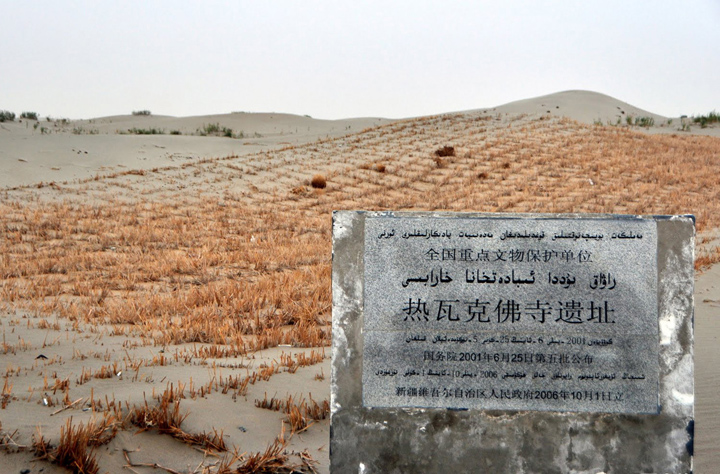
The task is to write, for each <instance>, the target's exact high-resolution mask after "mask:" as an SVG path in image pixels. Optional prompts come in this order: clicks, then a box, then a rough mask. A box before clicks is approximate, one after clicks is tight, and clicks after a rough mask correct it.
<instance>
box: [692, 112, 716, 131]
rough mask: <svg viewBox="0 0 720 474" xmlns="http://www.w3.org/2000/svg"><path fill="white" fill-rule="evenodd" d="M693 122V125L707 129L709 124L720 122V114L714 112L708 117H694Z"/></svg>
mask: <svg viewBox="0 0 720 474" xmlns="http://www.w3.org/2000/svg"><path fill="white" fill-rule="evenodd" d="M692 121H693V123H699V124H700V128H705V127H707V126H708V124H712V123H718V122H720V114H719V113H717V112H715V111H714V110H713V111H712V112H710V113H709V114H707V115H698V116H697V117H695V116H693V118H692Z"/></svg>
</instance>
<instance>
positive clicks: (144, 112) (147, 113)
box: [132, 110, 152, 115]
mask: <svg viewBox="0 0 720 474" xmlns="http://www.w3.org/2000/svg"><path fill="white" fill-rule="evenodd" d="M132 114H133V115H152V112H150V111H149V110H133V111H132Z"/></svg>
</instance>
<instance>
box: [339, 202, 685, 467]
mask: <svg viewBox="0 0 720 474" xmlns="http://www.w3.org/2000/svg"><path fill="white" fill-rule="evenodd" d="M333 221H334V224H333V374H332V396H331V397H332V435H331V465H332V471H333V472H383V473H387V472H448V471H453V470H456V471H459V472H576V471H589V472H601V471H604V472H688V471H689V470H690V469H691V465H692V422H693V380H692V377H693V375H692V374H693V368H692V365H693V364H692V289H693V288H692V287H693V248H694V242H693V239H694V225H693V220H692V218H691V217H687V216H675V217H652V216H649V217H633V216H611V215H595V216H579V215H578V216H562V215H479V214H449V213H370V212H368V213H362V212H337V213H335V215H334V219H333Z"/></svg>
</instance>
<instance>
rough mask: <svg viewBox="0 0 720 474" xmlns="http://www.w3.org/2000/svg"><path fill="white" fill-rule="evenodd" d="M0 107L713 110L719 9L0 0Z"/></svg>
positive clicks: (717, 1)
mask: <svg viewBox="0 0 720 474" xmlns="http://www.w3.org/2000/svg"><path fill="white" fill-rule="evenodd" d="M0 32H1V35H2V41H1V42H0V109H6V110H11V111H14V112H15V113H17V114H19V113H20V112H22V111H35V112H38V113H39V114H40V115H41V116H43V117H44V116H46V115H52V116H55V117H69V118H90V117H98V116H105V115H115V114H127V113H130V112H131V111H132V110H138V109H150V110H152V112H153V113H155V114H163V115H201V114H210V113H227V112H232V111H251V112H288V113H296V114H309V115H312V116H313V117H316V118H343V117H359V116H382V117H393V118H399V117H410V116H417V115H428V114H435V113H442V112H449V111H457V110H467V109H473V108H482V107H491V106H495V105H500V104H503V103H506V102H509V101H513V100H519V99H526V98H529V97H534V96H538V95H544V94H549V93H552V92H558V91H562V90H568V89H588V90H593V91H597V92H602V93H605V94H608V95H611V96H614V97H616V98H618V99H621V100H624V101H626V102H629V103H631V104H633V105H636V106H638V107H641V108H644V109H647V110H649V111H651V112H655V113H659V114H662V115H666V116H678V115H680V114H688V115H691V114H700V113H707V112H710V111H711V110H713V109H715V110H720V0H697V1H692V0H691V1H680V0H674V1H664V0H662V1H657V0H656V1H628V0H621V1H614V0H612V1H611V0H601V1H579V0H578V1H537V0H528V1H501V0H494V1H492V2H489V1H467V2H457V1H436V2H428V1H420V0H414V1H365V0H352V1H345V0H342V1H340V0H336V1H323V2H320V1H307V0H303V1H270V0H268V1H224V2H223V1H185V0H182V1H181V0H173V1H144V2H141V1H112V2H111V1H99V0H91V1H59V0H53V1H44V0H33V1H17V0H16V1H11V0H0Z"/></svg>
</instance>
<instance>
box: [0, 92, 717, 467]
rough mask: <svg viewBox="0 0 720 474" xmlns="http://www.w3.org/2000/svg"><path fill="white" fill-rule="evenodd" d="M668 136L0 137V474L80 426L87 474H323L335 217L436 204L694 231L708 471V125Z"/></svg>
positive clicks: (533, 131) (449, 123)
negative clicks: (589, 215) (269, 466)
mask: <svg viewBox="0 0 720 474" xmlns="http://www.w3.org/2000/svg"><path fill="white" fill-rule="evenodd" d="M625 117H633V118H635V117H646V118H652V124H651V125H649V126H647V127H646V126H639V125H635V124H634V123H632V124H628V123H627V122H628V121H627V119H626V118H625ZM618 118H619V119H620V121H619V123H618ZM631 122H634V119H633V120H631ZM644 123H645V124H648V122H647V121H646V122H644ZM683 123H684V122H683V121H682V120H681V119H680V118H672V119H671V118H668V117H662V116H659V115H656V114H652V113H650V112H647V111H644V110H642V109H639V108H637V107H634V106H632V105H630V104H627V103H624V102H621V101H619V100H616V99H614V98H611V97H609V96H606V95H603V94H598V93H593V92H587V91H568V92H563V93H558V94H552V95H549V96H543V97H538V98H534V99H527V100H522V101H519V102H513V103H511V104H506V105H501V106H497V107H491V108H474V109H472V110H468V111H464V112H458V113H451V114H444V115H438V116H433V117H419V118H412V119H403V120H387V119H379V118H366V119H348V120H338V121H325V120H316V119H312V118H309V117H302V116H292V115H287V114H279V113H278V114H276V113H266V114H254V113H232V114H225V115H215V116H204V117H187V118H174V117H164V116H154V115H150V116H134V115H130V116H116V117H104V118H97V119H92V120H81V121H51V122H48V121H46V120H44V119H43V120H41V121H39V122H35V121H33V120H23V121H22V122H19V121H18V120H17V119H16V121H15V122H5V123H0V209H2V219H3V222H2V224H3V229H4V230H3V234H2V238H3V241H2V254H1V255H0V282H1V283H0V285H1V286H0V297H1V299H0V303H1V304H2V308H3V309H2V310H1V312H0V325H1V326H0V327H1V328H2V331H3V346H2V347H3V351H2V352H1V353H0V358H1V361H2V365H1V367H4V368H5V374H4V378H3V384H4V387H3V390H2V395H1V396H2V398H1V401H2V409H1V410H0V423H1V425H0V466H2V468H1V469H0V471H2V472H22V471H23V470H26V469H28V470H29V472H40V471H41V470H42V472H45V473H47V472H66V471H64V470H63V469H62V468H60V467H58V466H57V464H51V463H50V462H49V461H50V460H51V459H48V458H52V457H53V453H54V451H53V448H55V447H57V446H58V444H60V438H61V430H66V429H67V427H68V426H72V427H74V428H75V429H77V427H79V426H80V425H81V424H82V426H83V427H87V426H88V424H89V423H92V424H93V425H92V426H94V430H90V431H88V433H91V435H88V436H90V438H91V439H92V440H94V442H95V444H97V446H92V447H91V449H92V455H93V456H94V457H95V459H96V461H97V464H98V466H99V472H133V471H134V472H138V473H145V472H183V473H185V472H188V473H190V472H193V473H194V472H213V473H214V472H236V471H235V469H248V470H247V471H242V470H240V471H238V472H252V471H251V470H250V469H251V468H252V466H253V462H255V463H257V462H259V460H260V459H261V458H263V456H264V459H265V461H268V462H278V463H280V462H282V463H284V464H286V465H291V464H292V465H295V466H297V467H296V469H297V470H298V471H299V472H320V473H327V472H328V470H329V453H328V442H329V415H328V412H329V378H330V360H329V357H330V349H329V344H330V331H329V324H330V310H331V307H330V305H331V301H330V291H329V286H330V280H329V276H330V273H329V269H330V250H331V243H330V212H331V210H332V209H403V210H410V209H443V210H451V211H462V210H476V211H486V212H493V211H504V212H613V213H629V214H675V213H692V214H695V215H696V216H697V222H698V237H697V251H696V257H697V259H698V265H697V267H698V273H697V281H696V298H695V305H696V306H695V307H696V313H695V317H696V326H695V328H696V331H695V337H696V340H695V342H696V345H695V362H696V365H695V370H696V372H695V380H696V399H695V402H696V438H695V453H696V458H695V462H696V472H701V473H702V472H713V471H714V469H715V466H717V465H718V463H720V451H718V449H717V446H718V444H719V443H720V434H719V433H720V397H719V396H718V392H719V389H720V351H718V350H717V345H718V337H720V289H719V287H720V266H719V265H718V263H717V262H719V261H720V251H719V250H718V248H720V240H719V239H718V237H719V236H720V209H718V207H719V206H720V182H719V178H718V176H720V160H719V159H718V157H719V156H720V127H718V126H717V125H714V126H713V125H711V126H709V127H707V128H700V127H699V126H695V125H691V126H690V127H689V130H686V129H682V128H686V127H683ZM36 124H37V126H35V125H36ZM209 124H210V125H211V124H218V126H219V128H220V133H211V134H210V135H209V136H201V133H200V132H201V131H203V130H205V129H206V128H207V125H209ZM43 128H46V129H47V130H42V129H43ZM152 129H155V130H157V131H161V132H163V133H161V134H149V135H146V134H135V133H132V132H129V131H132V130H135V131H137V130H152ZM223 129H225V130H231V132H230V135H231V136H230V137H227V136H222V135H224V134H226V133H225V132H223ZM172 131H177V132H178V133H179V135H171V134H170V132H172ZM214 135H220V136H214ZM446 145H451V146H454V148H455V151H456V153H455V155H454V156H450V157H447V158H439V157H437V156H436V155H435V154H434V151H435V150H436V149H438V148H439V147H442V146H446ZM318 175H321V177H322V180H323V181H324V182H325V183H326V186H325V187H322V188H321V187H317V188H316V187H313V186H312V185H311V181H315V179H314V177H316V176H318ZM163 407H164V411H162V408H163ZM173 413H175V415H174V416H173ZM183 417H184V418H183ZM68 423H69V425H68ZM163 423H165V424H163ZM41 437H42V439H43V440H44V441H47V442H48V443H49V445H47V446H46V447H47V449H46V451H47V452H48V453H49V454H47V455H46V456H45V458H46V459H41V458H42V457H43V453H42V452H40V453H39V454H38V446H41V444H40V443H38V441H39V440H40V439H41ZM273 448H276V449H275V450H273ZM254 456H255V457H254ZM153 466H154V467H153ZM241 466H245V467H241ZM255 466H256V469H259V467H257V464H255ZM231 468H232V469H233V470H231ZM129 469H131V470H129ZM259 472H273V471H259ZM277 472H290V471H282V470H279V468H278V470H277Z"/></svg>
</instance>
